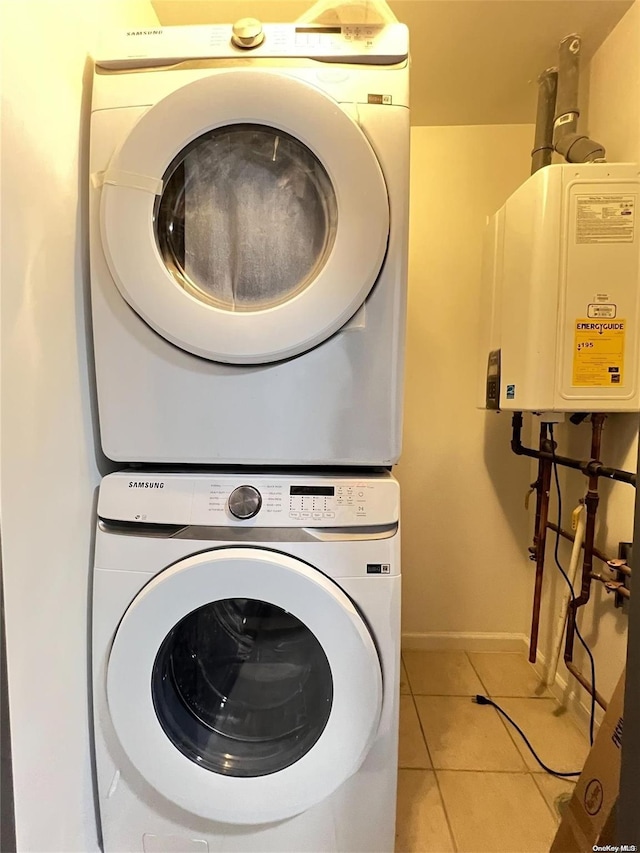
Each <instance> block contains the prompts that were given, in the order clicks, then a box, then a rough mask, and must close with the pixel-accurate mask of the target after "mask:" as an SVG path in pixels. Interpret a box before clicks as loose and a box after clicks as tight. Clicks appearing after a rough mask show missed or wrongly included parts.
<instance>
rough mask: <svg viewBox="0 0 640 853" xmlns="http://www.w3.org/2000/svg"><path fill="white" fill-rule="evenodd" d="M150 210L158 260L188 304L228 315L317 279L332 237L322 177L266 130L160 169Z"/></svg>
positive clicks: (210, 139) (289, 141) (244, 131)
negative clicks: (193, 301)
mask: <svg viewBox="0 0 640 853" xmlns="http://www.w3.org/2000/svg"><path fill="white" fill-rule="evenodd" d="M163 187H164V190H163V193H162V195H161V196H160V197H159V200H158V202H157V206H156V214H155V228H156V239H157V242H158V247H159V250H160V253H161V255H162V258H163V261H164V263H165V265H166V266H167V268H168V270H169V272H170V273H171V275H172V276H173V278H174V279H175V281H176V282H177V283H178V284H179V285H180V286H181V287H183V288H184V289H185V290H186V291H187V292H189V293H191V295H193V296H195V297H196V298H198V299H200V300H201V301H204V302H206V303H209V304H213V305H215V306H216V307H218V308H222V309H226V310H228V311H256V310H261V309H265V308H271V307H273V306H275V305H279V304H281V303H282V302H285V301H287V300H289V299H291V298H292V297H294V296H295V295H296V294H297V293H299V292H300V291H302V290H304V289H305V288H306V287H307V286H308V285H309V284H310V283H311V282H312V281H313V280H314V279H315V278H316V277H317V274H318V272H319V270H320V269H322V267H323V266H324V265H325V262H326V260H327V258H328V256H329V254H330V252H331V249H332V247H333V243H334V240H335V235H336V228H337V205H336V196H335V192H334V190H333V187H332V185H331V181H330V179H329V176H328V175H327V172H326V170H325V169H324V167H323V166H322V164H321V163H320V161H319V160H318V158H317V157H316V156H315V155H314V154H313V153H312V152H311V151H310V150H309V149H308V148H307V147H306V146H304V145H303V144H302V143H301V142H299V141H298V140H296V139H294V138H293V137H292V136H289V135H288V134H286V133H283V132H282V131H280V130H275V129H274V128H271V127H267V126H265V125H251V124H240V125H227V126H224V127H219V128H216V129H215V130H212V131H210V132H208V133H206V134H204V135H202V136H200V137H198V138H197V139H196V140H195V141H194V142H192V143H191V144H190V145H189V146H188V147H187V148H185V149H184V150H183V151H182V152H181V153H180V154H179V155H178V157H176V158H175V159H174V161H173V162H172V163H171V165H170V166H169V168H168V170H167V172H166V174H165V176H164V179H163Z"/></svg>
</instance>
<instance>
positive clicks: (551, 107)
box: [531, 68, 558, 175]
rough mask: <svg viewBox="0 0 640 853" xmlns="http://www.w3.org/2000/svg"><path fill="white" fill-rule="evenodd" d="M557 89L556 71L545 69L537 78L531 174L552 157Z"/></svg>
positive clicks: (546, 163)
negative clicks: (536, 103) (536, 104)
mask: <svg viewBox="0 0 640 853" xmlns="http://www.w3.org/2000/svg"><path fill="white" fill-rule="evenodd" d="M557 88H558V69H557V68H547V70H546V71H543V72H542V74H541V75H540V76H539V77H538V107H537V113H536V131H535V136H534V140H533V151H532V152H531V174H532V175H533V174H534V172H537V171H538V169H542V168H543V167H544V166H548V165H549V164H550V163H551V157H552V155H553V120H554V116H555V108H556V91H557Z"/></svg>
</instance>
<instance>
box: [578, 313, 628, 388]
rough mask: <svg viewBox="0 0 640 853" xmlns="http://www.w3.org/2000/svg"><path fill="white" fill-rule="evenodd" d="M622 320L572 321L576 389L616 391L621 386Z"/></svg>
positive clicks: (623, 334)
mask: <svg viewBox="0 0 640 853" xmlns="http://www.w3.org/2000/svg"><path fill="white" fill-rule="evenodd" d="M626 326H627V323H626V321H625V320H619V319H616V320H611V321H609V322H607V321H604V320H603V321H594V320H593V319H592V318H590V317H584V318H580V319H578V320H576V321H575V330H574V349H573V381H572V383H571V384H572V385H574V386H577V387H578V388H596V387H602V386H606V387H609V388H611V387H616V386H618V385H622V384H623V381H624V380H623V370H624V341H625V333H626Z"/></svg>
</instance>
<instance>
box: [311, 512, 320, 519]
mask: <svg viewBox="0 0 640 853" xmlns="http://www.w3.org/2000/svg"><path fill="white" fill-rule="evenodd" d="M312 515H313V517H314V518H322V513H321V512H314V513H312Z"/></svg>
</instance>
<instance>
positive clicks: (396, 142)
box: [90, 36, 409, 466]
mask: <svg viewBox="0 0 640 853" xmlns="http://www.w3.org/2000/svg"><path fill="white" fill-rule="evenodd" d="M149 38H152V36H149ZM265 45H266V40H265ZM265 49H266V48H265ZM243 56H244V57H245V58H244V59H243V65H242V67H247V68H249V69H260V68H262V67H265V68H268V69H269V70H270V71H271V73H273V74H275V75H278V74H279V75H281V76H282V78H283V81H285V80H287V81H288V82H292V80H294V79H296V80H299V81H305V82H306V83H307V84H311V85H312V86H313V87H314V88H315V90H317V91H318V92H319V93H323V95H322V96H323V97H325V98H326V99H327V102H328V103H332V104H333V109H334V110H336V111H338V110H339V111H342V112H344V113H346V114H347V115H348V116H350V119H351V120H352V121H355V122H356V125H357V126H358V127H359V128H360V131H361V132H362V134H364V137H366V139H367V144H368V145H370V146H371V151H372V152H373V154H374V155H375V158H376V160H377V162H378V163H379V166H380V170H381V174H382V176H383V179H384V184H385V187H386V191H387V193H388V206H389V217H390V226H389V234H388V241H387V245H386V255H385V257H384V261H383V263H382V268H381V270H380V273H379V275H378V276H377V280H376V281H375V284H374V285H373V288H372V289H371V291H370V292H369V295H368V297H367V298H366V299H365V301H364V303H363V304H362V306H361V307H360V308H359V310H356V308H357V304H354V305H353V307H352V308H350V309H349V311H352V310H353V311H355V313H354V314H353V315H352V316H351V317H350V318H349V317H348V316H345V317H343V318H342V320H339V321H338V322H342V326H341V327H340V328H339V329H338V330H336V331H334V333H333V334H332V335H331V336H330V337H328V338H327V339H326V340H324V341H323V342H321V343H318V345H316V346H315V347H314V348H312V349H309V350H307V351H306V352H302V353H300V354H298V355H294V357H292V358H289V359H287V360H284V361H275V362H270V363H264V364H247V365H244V366H243V365H241V364H225V363H223V362H221V361H212V360H210V359H208V358H201V357H199V356H198V355H194V354H192V352H188V351H186V350H185V349H182V348H181V347H180V345H179V340H178V338H177V337H174V339H173V342H170V341H169V340H166V339H164V338H163V337H162V335H161V334H160V333H159V332H158V331H157V330H154V329H153V328H151V326H150V325H149V324H148V323H147V322H145V321H144V320H143V319H142V317H141V316H140V315H138V314H137V313H136V311H135V310H133V309H132V307H131V305H130V304H128V302H127V301H126V300H125V299H124V298H123V296H122V295H121V293H120V292H119V290H118V286H117V283H116V281H115V280H114V277H113V275H112V274H111V271H110V269H109V265H108V264H107V260H106V258H105V254H104V252H103V248H102V244H103V235H101V232H100V228H101V226H100V206H101V204H100V203H101V196H102V194H103V190H104V188H105V184H104V180H105V177H107V179H114V180H116V181H118V180H122V176H121V175H118V174H117V173H116V175H115V178H114V176H113V175H112V176H111V178H108V174H109V164H110V163H111V162H112V160H113V158H114V157H115V156H116V152H117V150H118V149H119V148H120V146H121V145H122V143H123V142H124V141H125V140H126V139H127V138H128V137H129V136H130V134H131V133H133V131H134V127H135V124H136V121H138V120H141V119H143V118H144V116H145V113H146V112H147V111H148V108H149V107H150V106H152V105H153V104H156V103H157V102H158V101H159V100H161V99H162V98H166V97H168V96H170V95H171V94H172V93H173V92H176V91H178V90H179V89H181V88H182V87H183V86H188V85H189V84H190V83H193V82H198V81H202V80H203V79H205V78H207V77H212V76H214V75H216V74H223V73H225V72H228V71H229V69H230V68H233V67H234V66H233V61H234V60H233V58H228V57H227V59H225V60H224V63H226V64H223V65H222V66H220V67H214V66H212V67H210V68H203V67H196V66H194V67H193V68H192V67H185V68H184V69H183V68H182V67H181V69H180V70H179V71H177V70H170V68H166V69H165V68H162V69H160V70H157V71H148V72H145V71H144V69H143V68H140V69H139V70H136V71H135V73H126V72H122V71H120V72H118V73H115V74H114V73H110V72H109V71H108V70H107V69H102V70H101V71H100V73H98V74H96V77H95V81H94V83H95V85H94V92H93V104H94V107H93V114H92V130H91V167H90V168H91V174H92V176H93V182H92V188H91V197H90V211H91V213H90V219H91V274H92V275H91V277H92V310H93V318H94V324H93V325H94V328H93V332H94V344H95V355H96V359H95V362H96V376H97V387H98V407H99V416H100V431H101V440H102V446H103V449H104V452H105V454H106V455H107V456H108V457H109V458H111V459H113V460H116V461H122V462H126V461H139V462H149V463H154V462H155V463H191V464H242V465H245V464H247V465H252V464H253V465H301V464H303V465H328V464H334V465H351V464H355V465H359V466H375V465H390V464H392V463H393V462H394V461H396V460H397V458H398V456H399V453H400V443H401V433H402V390H403V389H402V382H403V377H402V362H403V350H404V323H405V311H406V269H407V234H408V230H407V222H408V140H409V113H408V110H407V109H406V105H407V103H408V98H407V94H408V70H407V68H406V67H405V66H406V63H405V65H404V66H402V67H400V66H388V67H385V66H380V65H371V66H369V65H363V66H361V67H356V66H355V65H354V64H349V65H348V66H341V65H339V64H331V65H329V64H325V63H314V62H311V64H309V63H310V61H309V60H308V59H307V60H302V59H301V60H300V64H299V66H298V65H296V62H297V60H294V59H288V60H287V61H286V63H285V62H284V60H283V61H282V64H281V65H280V66H278V65H277V63H278V62H280V60H277V59H270V60H264V66H263V65H261V64H260V63H261V60H260V59H258V58H255V57H256V54H255V53H252V54H251V57H253V58H249V59H247V58H246V55H244V54H243ZM273 63H276V65H275V66H274V64H273ZM387 95H388V96H389V97H387ZM379 96H380V97H379ZM382 96H384V97H382ZM240 100H241V99H239V102H240ZM342 100H344V104H343V105H340V102H341V101H342ZM398 104H399V106H398ZM238 116H239V119H241V120H245V121H246V120H250V119H251V117H250V116H247V115H244V114H243V115H242V116H240V113H238ZM212 124H215V116H212ZM187 141H188V140H185V142H187ZM335 146H336V152H339V151H340V138H339V136H338V137H336V139H335ZM336 156H338V155H336ZM124 171H126V170H124ZM138 171H140V170H138ZM141 177H143V178H149V177H153V176H149V175H141ZM125 179H126V180H128V178H126V176H125ZM156 179H157V176H156V178H154V180H156ZM145 187H146V189H145V188H141V189H135V188H132V187H123V186H116V185H107V189H109V190H117V191H120V190H122V191H123V192H124V191H126V193H128V194H129V195H135V194H136V193H137V194H139V195H140V196H141V197H144V196H145V195H148V193H149V187H150V184H145ZM343 187H344V182H343ZM335 189H336V192H337V194H338V197H339V198H340V197H341V194H342V193H343V189H342V188H341V186H340V185H339V184H338V185H337V186H336V187H335ZM361 195H362V201H361V204H362V210H367V209H368V207H369V202H370V200H369V199H368V198H367V193H366V192H363V193H362V194H361ZM349 219H350V220H351V221H357V219H358V217H355V220H354V217H353V216H350V217H349ZM103 225H104V222H103ZM111 239H113V238H111ZM145 239H146V238H145ZM150 239H151V238H150ZM150 245H151V252H152V254H153V252H155V251H156V250H155V249H154V248H153V245H152V244H150ZM344 245H345V246H346V244H344ZM345 251H346V249H345ZM356 254H357V253H356ZM347 255H348V251H347V254H346V255H345V257H347ZM345 264H346V265H343V267H342V273H341V275H342V274H343V275H348V274H349V270H352V269H353V265H352V263H351V261H350V260H349V261H348V262H346V261H345ZM134 267H135V264H134ZM120 284H123V282H120ZM124 287H125V289H126V287H127V283H124ZM176 287H177V286H176ZM178 295H179V294H178ZM189 298H190V297H189ZM189 298H188V299H187V300H186V302H188V301H189ZM362 298H364V296H363V297H362ZM183 302H184V300H183ZM133 303H134V307H138V306H137V302H136V301H135V300H133ZM349 311H347V314H348V313H349ZM169 313H171V312H169ZM203 313H205V312H203ZM211 313H212V314H213V313H215V312H214V311H212V312H211ZM142 316H144V313H143V315H142ZM309 316H310V317H311V315H309ZM232 319H233V318H232ZM149 322H151V320H149ZM188 326H189V324H187V325H186V326H185V329H187V332H186V333H185V334H188ZM326 328H327V329H328V328H329V327H328V326H326ZM329 331H330V330H329ZM178 337H179V336H178ZM214 337H215V336H212V340H213V338H214ZM274 340H277V335H276V338H274ZM215 345H216V344H215V341H214V343H213V346H215Z"/></svg>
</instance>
